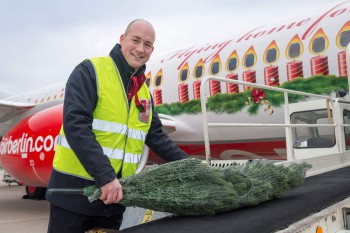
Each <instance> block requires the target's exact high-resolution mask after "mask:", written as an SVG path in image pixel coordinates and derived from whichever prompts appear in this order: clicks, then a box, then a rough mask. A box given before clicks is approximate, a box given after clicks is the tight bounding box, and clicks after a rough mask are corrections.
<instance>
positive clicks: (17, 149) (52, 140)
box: [0, 133, 58, 155]
mask: <svg viewBox="0 0 350 233" xmlns="http://www.w3.org/2000/svg"><path fill="white" fill-rule="evenodd" d="M57 137H58V135H57V136H55V137H54V136H52V135H47V136H45V137H43V136H38V137H36V138H34V137H28V134H27V133H23V134H22V137H21V138H16V139H12V136H10V137H4V138H3V139H2V141H1V142H0V155H5V154H23V153H28V152H42V151H46V152H49V151H51V150H55V147H56V141H57Z"/></svg>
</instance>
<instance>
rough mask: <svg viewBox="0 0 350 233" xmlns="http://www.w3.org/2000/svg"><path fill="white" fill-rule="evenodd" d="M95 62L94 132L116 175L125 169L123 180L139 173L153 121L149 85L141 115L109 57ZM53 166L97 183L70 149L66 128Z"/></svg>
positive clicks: (141, 93)
mask: <svg viewBox="0 0 350 233" xmlns="http://www.w3.org/2000/svg"><path fill="white" fill-rule="evenodd" d="M91 62H92V64H93V66H94V68H95V72H96V82H97V94H98V102H97V106H96V108H95V110H94V112H93V123H92V131H93V132H94V134H95V135H96V140H97V141H98V142H99V144H100V145H101V147H102V149H103V152H104V154H105V155H106V156H108V157H109V160H110V162H111V165H112V167H113V168H114V170H115V172H116V173H118V172H119V171H120V169H122V177H127V176H131V175H133V174H135V171H136V169H137V167H138V164H139V162H140V159H141V155H142V149H143V146H144V144H145V140H146V135H147V133H148V130H149V128H150V125H151V121H152V103H151V95H150V92H149V90H148V87H147V86H146V84H143V85H142V87H141V88H140V90H139V91H138V92H137V95H138V97H139V99H140V102H141V104H142V105H143V107H144V109H145V111H143V112H140V111H139V110H138V109H137V107H136V105H135V101H134V98H135V97H133V98H132V99H131V102H130V106H129V103H128V99H127V96H126V93H125V89H124V85H123V81H122V79H121V77H120V74H119V71H118V69H117V66H116V65H115V63H114V61H113V59H112V58H111V57H110V56H106V57H99V58H93V59H91ZM81 146H84V145H81ZM86 156H89V155H86ZM53 167H54V169H55V170H57V171H59V172H62V173H65V174H69V175H73V176H77V177H81V178H85V179H89V180H93V177H92V176H91V175H90V174H88V173H87V171H86V170H85V168H84V167H83V165H82V164H81V163H80V161H79V159H78V158H77V156H76V155H75V153H74V151H73V150H72V149H71V148H70V146H69V144H68V142H67V140H66V138H65V135H64V131H63V125H62V127H61V131H60V136H59V137H58V141H57V145H56V152H55V157H54V160H53Z"/></svg>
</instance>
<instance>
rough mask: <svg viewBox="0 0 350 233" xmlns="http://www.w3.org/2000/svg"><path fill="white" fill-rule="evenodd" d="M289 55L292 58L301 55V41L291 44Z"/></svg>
mask: <svg viewBox="0 0 350 233" xmlns="http://www.w3.org/2000/svg"><path fill="white" fill-rule="evenodd" d="M288 53H289V57H290V58H292V59H293V58H296V57H299V56H300V44H299V43H293V44H291V45H290V46H289V50H288Z"/></svg>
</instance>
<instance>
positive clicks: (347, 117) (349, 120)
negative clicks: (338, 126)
mask: <svg viewBox="0 0 350 233" xmlns="http://www.w3.org/2000/svg"><path fill="white" fill-rule="evenodd" d="M343 121H344V124H350V111H348V110H344V112H343ZM344 133H345V144H346V150H350V127H347V126H345V127H344Z"/></svg>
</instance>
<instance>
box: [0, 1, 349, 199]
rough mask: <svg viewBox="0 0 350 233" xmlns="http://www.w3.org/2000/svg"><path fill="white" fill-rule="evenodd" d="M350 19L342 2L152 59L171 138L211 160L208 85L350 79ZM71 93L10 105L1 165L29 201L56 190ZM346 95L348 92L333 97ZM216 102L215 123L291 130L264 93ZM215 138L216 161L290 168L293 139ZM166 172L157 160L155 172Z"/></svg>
mask: <svg viewBox="0 0 350 233" xmlns="http://www.w3.org/2000/svg"><path fill="white" fill-rule="evenodd" d="M349 16H350V1H342V2H337V3H334V4H333V5H328V6H326V7H323V8H320V9H318V10H317V11H316V12H314V13H308V14H307V15H302V16H298V17H296V18H290V19H289V20H285V21H280V22H273V23H272V24H269V25H266V26H261V27H256V28H253V29H250V30H246V31H245V32H243V33H235V34H233V35H230V36H227V37H225V38H220V39H218V40H217V41H212V42H209V43H205V44H200V45H195V46H191V47H187V48H184V49H179V50H176V51H172V52H170V53H167V54H165V55H161V56H158V57H152V58H151V59H150V61H149V62H148V63H147V70H146V77H147V79H146V83H147V85H148V87H149V90H150V91H151V93H152V95H153V100H154V105H155V109H156V111H157V112H158V114H159V116H160V119H161V120H162V123H163V129H164V131H165V132H166V133H168V135H169V136H170V137H171V139H172V140H173V141H174V142H175V143H176V144H177V145H179V146H180V147H181V148H182V149H183V150H184V151H185V152H186V153H188V154H189V155H190V156H191V157H196V158H201V159H205V146H204V143H203V141H204V139H203V125H202V118H201V117H202V116H201V112H200V97H201V93H200V85H201V80H203V78H204V77H206V76H208V75H210V76H218V77H226V78H227V79H234V80H241V81H245V82H249V83H257V84H263V85H266V86H277V87H282V88H283V87H285V86H286V85H289V87H291V86H292V87H293V85H295V82H296V81H298V82H299V85H300V82H304V81H307V80H315V83H316V82H317V80H320V79H327V78H328V79H331V78H332V80H333V79H335V80H340V81H342V80H344V79H346V77H347V76H348V70H347V61H346V48H347V46H348V44H349V41H350V17H349ZM310 77H311V78H310ZM314 77H317V78H314ZM65 83H66V82H61V83H57V84H54V85H51V86H48V87H44V88H41V89H38V90H34V91H31V92H27V93H23V94H20V95H16V96H12V97H8V98H6V99H3V100H0V137H1V142H0V164H1V165H2V166H3V168H4V169H5V171H6V173H8V174H9V175H11V176H12V177H13V178H15V179H16V180H17V181H18V182H19V183H20V184H23V185H25V186H26V192H27V196H28V197H29V198H36V197H37V196H38V195H42V194H43V193H44V192H45V187H46V186H47V184H48V181H49V177H50V173H51V170H52V160H53V156H54V151H55V145H56V140H57V135H58V133H59V130H60V127H61V124H62V111H63V100H64V92H65ZM343 83H344V82H343ZM346 83H347V81H346ZM311 85H315V87H316V84H311ZM299 87H300V86H299ZM317 87H319V86H317ZM346 88H347V85H346V86H345V87H344V85H338V86H337V87H336V88H334V90H332V91H334V93H336V92H337V91H339V90H343V89H346ZM309 90H310V91H319V90H318V89H317V88H315V90H313V89H312V88H311V89H310V88H309ZM206 93H207V95H208V96H210V97H209V98H208V105H209V112H208V119H215V121H217V122H232V121H234V122H247V123H257V122H259V123H266V122H276V123H278V122H281V123H282V122H283V119H282V118H283V106H280V105H279V104H276V103H275V102H274V100H273V99H268V96H267V92H264V91H263V90H260V89H255V88H251V87H250V86H248V85H243V86H242V85H237V84H233V83H221V82H217V81H213V80H211V81H210V82H209V86H208V87H207V88H206ZM319 94H329V90H325V91H324V93H319ZM233 97H235V101H231V100H232V98H233ZM209 100H210V101H209ZM209 133H210V139H211V141H210V143H211V144H210V149H211V156H212V157H213V158H216V159H222V160H227V159H269V160H285V159H286V139H285V134H284V130H283V129H277V128H272V129H264V128H262V129H256V128H244V127H239V128H235V129H232V128H220V130H215V129H214V130H211V131H210V132H209ZM161 162H163V161H162V160H161V159H160V158H158V157H157V156H155V155H154V154H153V153H152V152H150V157H149V159H148V163H150V164H154V163H161Z"/></svg>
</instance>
